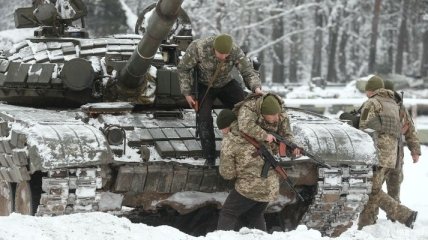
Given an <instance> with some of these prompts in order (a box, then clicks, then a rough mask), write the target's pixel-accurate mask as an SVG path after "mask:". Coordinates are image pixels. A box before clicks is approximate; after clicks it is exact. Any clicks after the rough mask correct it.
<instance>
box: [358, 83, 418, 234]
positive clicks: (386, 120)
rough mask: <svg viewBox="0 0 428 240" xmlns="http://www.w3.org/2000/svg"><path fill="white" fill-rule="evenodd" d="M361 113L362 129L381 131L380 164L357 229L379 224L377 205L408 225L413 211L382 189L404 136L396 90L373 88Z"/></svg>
mask: <svg viewBox="0 0 428 240" xmlns="http://www.w3.org/2000/svg"><path fill="white" fill-rule="evenodd" d="M361 112H362V113H361V119H360V129H365V128H371V129H374V130H376V131H377V133H378V134H377V139H376V140H375V141H376V144H377V148H378V155H379V165H378V166H377V167H376V168H375V170H374V172H373V186H372V192H371V193H370V195H369V201H368V202H367V205H366V206H365V207H364V209H363V211H362V212H361V214H360V218H359V222H358V228H359V229H361V228H362V227H364V226H367V225H371V224H374V223H376V220H377V209H378V207H380V208H382V209H383V210H384V211H385V212H386V214H387V215H388V216H390V217H391V218H392V219H395V220H397V221H399V222H400V223H403V224H406V222H407V221H408V219H409V217H410V216H411V215H412V211H411V210H410V209H409V208H407V207H406V206H404V205H401V204H400V203H399V202H398V201H396V200H395V199H394V198H392V197H390V196H389V195H388V194H386V193H385V192H384V191H383V190H382V185H383V183H384V181H385V178H386V176H387V175H388V174H389V172H390V171H392V170H393V169H394V168H395V166H396V161H397V150H398V138H399V137H400V135H401V133H400V130H401V123H400V118H399V106H398V105H397V103H396V102H395V100H394V93H393V92H392V91H390V90H386V89H383V88H381V89H378V90H376V91H374V95H373V96H372V97H370V98H369V99H368V100H367V101H366V102H365V103H364V105H363V108H362V111H361Z"/></svg>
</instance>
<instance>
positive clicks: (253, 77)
mask: <svg viewBox="0 0 428 240" xmlns="http://www.w3.org/2000/svg"><path fill="white" fill-rule="evenodd" d="M214 38H215V37H214V36H213V37H209V38H205V39H199V40H195V41H193V42H192V43H191V44H190V45H189V47H188V48H187V50H186V53H185V54H184V56H183V58H182V59H181V61H180V63H179V64H178V66H177V69H178V75H179V80H180V88H181V93H182V94H183V95H191V94H192V71H193V69H194V68H195V67H197V69H198V70H199V71H198V78H199V82H200V83H202V84H204V85H208V84H209V82H210V81H211V78H212V77H213V75H214V72H215V71H216V69H217V65H218V64H219V63H220V61H219V60H218V59H217V58H216V56H215V54H214V48H213V42H214ZM234 66H235V67H236V68H237V69H238V70H239V72H240V73H241V75H242V77H243V79H244V81H245V82H246V84H247V86H249V87H250V88H251V89H250V90H252V91H253V90H254V89H255V88H257V87H260V86H261V83H260V79H259V77H258V76H257V73H256V72H255V71H254V69H253V67H252V65H251V63H250V62H249V61H248V58H247V57H246V56H245V55H244V53H243V52H242V50H241V49H240V48H239V47H238V46H237V45H236V44H233V47H232V50H231V52H230V55H229V56H228V57H227V59H226V61H225V63H224V64H223V66H222V68H221V69H220V71H219V74H218V76H217V79H215V80H214V81H213V83H212V84H213V85H212V87H213V88H220V87H224V86H225V85H226V84H227V83H229V82H230V81H231V80H232V78H231V76H230V74H229V73H230V72H231V70H232V68H233V67H234Z"/></svg>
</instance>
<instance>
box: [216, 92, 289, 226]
mask: <svg viewBox="0 0 428 240" xmlns="http://www.w3.org/2000/svg"><path fill="white" fill-rule="evenodd" d="M262 99H263V98H262V97H250V98H249V100H248V101H244V102H242V103H240V104H238V105H237V109H236V110H237V111H238V112H239V115H238V122H239V124H238V123H237V122H236V121H235V122H234V123H232V125H231V131H230V132H229V133H228V134H227V135H226V136H225V137H224V138H223V141H222V147H221V154H220V167H219V171H220V174H221V175H222V176H223V177H224V178H225V179H229V180H232V179H234V180H235V189H234V191H232V192H231V193H230V194H229V196H228V198H227V199H226V202H225V204H224V205H223V208H222V210H221V212H220V217H219V224H218V229H219V230H232V229H234V227H235V224H236V222H237V220H238V217H241V216H247V217H249V218H250V219H247V220H248V221H249V222H250V224H251V223H252V226H251V227H255V228H258V229H261V230H266V224H265V221H264V216H263V214H264V210H265V208H266V206H267V204H268V202H270V201H274V200H276V199H277V198H278V196H279V177H278V175H277V174H276V172H275V170H274V169H272V168H271V169H270V170H269V171H268V174H267V178H263V177H261V176H260V174H261V171H262V168H263V165H264V160H263V159H262V158H261V157H260V156H258V155H257V156H253V153H254V152H255V148H254V146H253V145H251V143H249V142H248V141H247V140H246V139H245V138H243V137H242V136H241V131H242V132H245V133H247V134H248V135H250V136H252V137H253V138H255V139H257V140H259V141H260V142H264V140H265V138H266V137H264V136H265V135H266V131H265V130H263V129H268V130H269V131H274V132H277V133H279V134H281V135H283V136H286V137H287V138H292V134H291V131H290V126H289V122H288V117H287V115H286V113H285V112H283V113H282V114H281V118H280V121H279V122H278V123H277V124H268V123H266V122H265V121H264V119H263V117H262V116H261V114H260V106H261V102H262ZM238 125H239V127H238ZM254 129H257V130H255V131H253V130H254ZM268 145H269V150H270V151H272V153H274V154H277V151H278V147H277V144H274V143H273V144H268ZM248 215H250V216H248Z"/></svg>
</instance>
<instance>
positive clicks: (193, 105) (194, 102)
mask: <svg viewBox="0 0 428 240" xmlns="http://www.w3.org/2000/svg"><path fill="white" fill-rule="evenodd" d="M184 97H185V98H186V101H187V103H188V104H189V106H190V107H191V108H193V109H195V105H196V101H195V99H194V98H193V97H192V96H190V95H188V96H184Z"/></svg>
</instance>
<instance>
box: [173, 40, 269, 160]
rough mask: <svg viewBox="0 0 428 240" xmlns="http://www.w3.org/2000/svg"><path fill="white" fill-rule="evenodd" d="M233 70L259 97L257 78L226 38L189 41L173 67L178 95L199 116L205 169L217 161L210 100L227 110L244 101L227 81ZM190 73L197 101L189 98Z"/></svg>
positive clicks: (239, 89)
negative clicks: (176, 64) (206, 165)
mask: <svg viewBox="0 0 428 240" xmlns="http://www.w3.org/2000/svg"><path fill="white" fill-rule="evenodd" d="M233 67H236V68H237V69H238V70H239V72H240V73H241V75H242V77H243V79H244V81H245V82H246V85H247V86H249V88H250V90H251V91H252V92H254V93H258V94H262V91H261V83H260V78H259V77H258V75H257V73H256V72H255V71H254V69H253V67H252V65H251V64H250V63H249V61H248V58H247V57H246V56H245V55H244V53H243V52H242V50H241V49H240V48H239V47H238V46H237V45H236V44H235V43H234V42H233V40H232V37H231V36H229V35H227V34H220V35H218V36H213V37H208V38H205V39H199V40H195V41H193V42H192V43H191V44H190V45H189V47H188V48H187V50H186V53H185V54H184V56H183V58H182V59H181V61H180V63H179V64H178V66H177V69H178V75H179V81H180V88H181V93H182V94H183V95H184V96H185V98H186V100H187V102H188V103H189V105H190V107H192V108H194V109H195V110H196V111H197V112H198V114H199V116H198V119H197V121H198V129H197V131H199V133H200V138H201V145H202V151H203V154H204V158H205V159H206V163H207V164H208V165H214V164H215V159H216V157H217V156H216V152H215V138H214V126H213V119H212V115H211V110H212V107H213V103H214V100H215V99H216V98H219V99H220V101H221V102H222V103H223V105H224V106H225V107H226V108H229V109H231V108H233V106H234V105H235V104H236V103H238V102H240V101H242V100H243V99H244V91H243V89H242V87H241V86H240V85H239V83H238V82H237V81H236V80H233V79H232V78H231V77H230V74H229V73H230V71H231V70H232V68H233ZM192 71H196V72H197V76H198V79H197V80H196V81H197V86H198V87H197V92H198V95H199V96H198V97H197V98H195V96H192V95H191V94H192V89H191V88H192ZM197 102H198V104H197Z"/></svg>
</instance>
